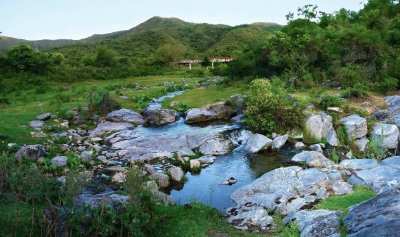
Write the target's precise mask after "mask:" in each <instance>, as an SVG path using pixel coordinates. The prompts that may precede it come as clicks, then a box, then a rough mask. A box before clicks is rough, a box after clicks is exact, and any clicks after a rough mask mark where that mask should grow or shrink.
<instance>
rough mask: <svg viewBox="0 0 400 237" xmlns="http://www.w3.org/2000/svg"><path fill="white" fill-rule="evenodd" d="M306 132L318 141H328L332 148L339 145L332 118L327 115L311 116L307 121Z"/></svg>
mask: <svg viewBox="0 0 400 237" xmlns="http://www.w3.org/2000/svg"><path fill="white" fill-rule="evenodd" d="M306 130H307V131H308V132H309V133H310V134H311V136H312V137H313V138H315V139H317V140H321V139H326V140H327V141H328V142H329V144H330V145H332V146H337V145H338V144H339V141H338V139H337V135H336V131H335V129H334V128H333V124H332V117H331V116H330V115H327V114H326V113H323V112H322V113H319V114H316V115H311V116H310V117H309V118H308V119H307V121H306Z"/></svg>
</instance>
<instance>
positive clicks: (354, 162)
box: [339, 159, 379, 170]
mask: <svg viewBox="0 0 400 237" xmlns="http://www.w3.org/2000/svg"><path fill="white" fill-rule="evenodd" d="M378 166H379V164H378V162H377V161H376V160H375V159H348V160H343V161H341V162H340V163H339V167H340V168H341V169H348V170H365V169H373V168H376V167H378Z"/></svg>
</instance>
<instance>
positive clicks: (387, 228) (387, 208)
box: [343, 186, 400, 237]
mask: <svg viewBox="0 0 400 237" xmlns="http://www.w3.org/2000/svg"><path fill="white" fill-rule="evenodd" d="M399 216H400V187H399V186H396V187H393V188H391V189H389V190H387V191H385V192H383V193H381V194H379V195H377V196H376V197H374V198H372V199H370V200H368V201H365V202H362V203H360V204H357V205H354V206H351V207H350V208H349V214H348V215H347V216H345V217H344V219H343V222H344V225H345V226H346V228H347V231H348V233H347V236H349V237H375V236H388V237H389V236H400V219H399Z"/></svg>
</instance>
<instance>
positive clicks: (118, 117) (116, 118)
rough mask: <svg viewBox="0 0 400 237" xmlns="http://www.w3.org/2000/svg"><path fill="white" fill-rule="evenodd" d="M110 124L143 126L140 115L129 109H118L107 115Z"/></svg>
mask: <svg viewBox="0 0 400 237" xmlns="http://www.w3.org/2000/svg"><path fill="white" fill-rule="evenodd" d="M106 119H107V120H109V121H112V122H127V123H133V124H144V120H143V117H142V115H140V114H139V113H136V112H135V111H132V110H129V109H119V110H115V111H113V112H111V113H109V114H108V115H107V117H106Z"/></svg>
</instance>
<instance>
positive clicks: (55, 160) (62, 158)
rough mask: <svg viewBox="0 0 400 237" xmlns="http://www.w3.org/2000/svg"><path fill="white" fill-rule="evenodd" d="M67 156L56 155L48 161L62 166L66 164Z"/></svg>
mask: <svg viewBox="0 0 400 237" xmlns="http://www.w3.org/2000/svg"><path fill="white" fill-rule="evenodd" d="M67 161H68V157H66V156H56V157H54V158H53V159H51V160H50V162H51V163H52V164H53V165H55V166H58V167H64V166H66V165H67Z"/></svg>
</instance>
